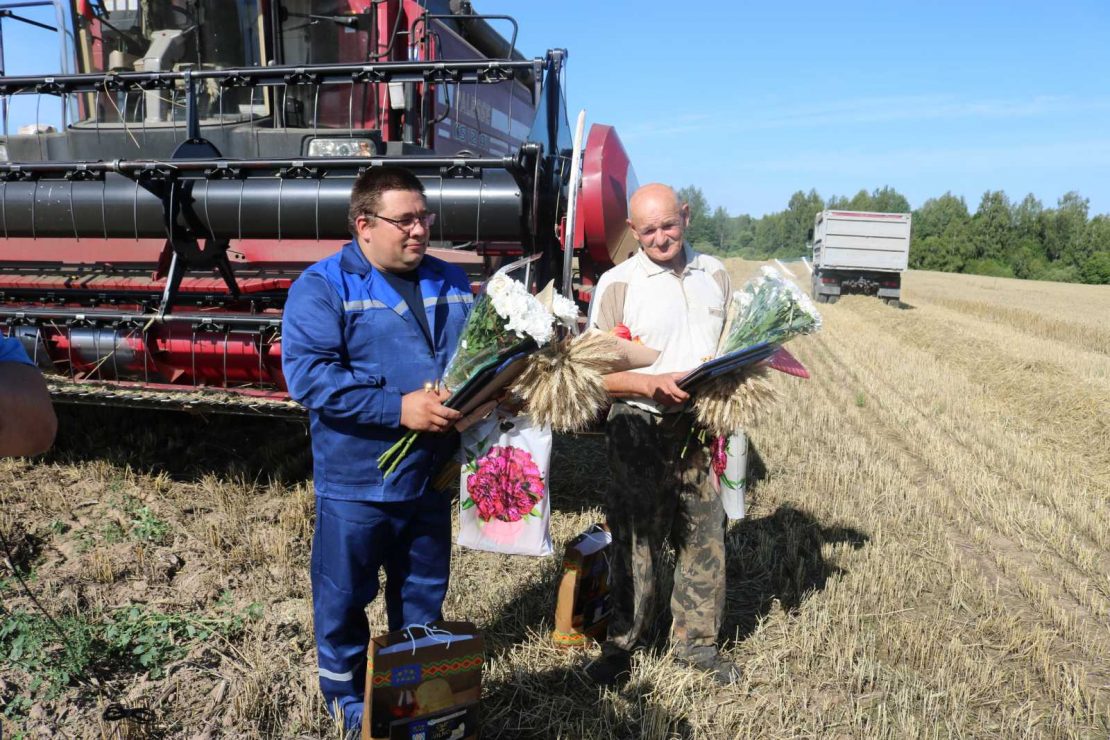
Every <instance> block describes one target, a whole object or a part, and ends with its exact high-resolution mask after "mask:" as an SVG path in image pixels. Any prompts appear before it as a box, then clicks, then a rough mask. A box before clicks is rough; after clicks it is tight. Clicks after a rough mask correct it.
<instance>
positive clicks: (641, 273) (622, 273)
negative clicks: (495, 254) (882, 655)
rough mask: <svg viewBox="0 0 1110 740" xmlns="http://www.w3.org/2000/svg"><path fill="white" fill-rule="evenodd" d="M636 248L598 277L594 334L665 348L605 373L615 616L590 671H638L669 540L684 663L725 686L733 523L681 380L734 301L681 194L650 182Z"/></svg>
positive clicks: (636, 213) (594, 674) (710, 343)
mask: <svg viewBox="0 0 1110 740" xmlns="http://www.w3.org/2000/svg"><path fill="white" fill-rule="evenodd" d="M629 216H630V218H629V220H628V225H629V227H630V228H631V229H632V231H633V232H634V233H635V235H636V238H637V240H638V241H639V243H640V250H639V251H638V252H637V253H636V254H635V255H634V256H632V257H630V258H629V259H628V260H626V261H625V262H622V263H621V264H620V265H618V266H616V267H614V268H613V269H611V270H609V271H608V272H606V273H605V274H604V275H602V276H601V279H600V280H599V281H598V285H597V289H596V290H595V291H594V301H593V306H592V308H591V312H590V323H591V325H592V326H594V327H596V328H598V329H601V330H603V331H611V330H612V329H613V328H614V327H616V326H617V325H618V324H623V325H625V326H627V327H628V329H629V330H630V331H631V333H632V334H633V335H634V336H638V337H640V339H641V340H642V341H643V342H644V344H645V345H647V346H648V347H651V348H653V349H657V350H660V355H659V358H658V359H657V360H656V362H655V363H654V364H653V365H652V366H651V367H649V368H646V369H645V370H643V371H635V372H622V373H615V374H613V375H609V376H607V378H606V387H607V389H608V390H609V392H610V394H611V395H613V396H614V397H615V399H616V401H615V402H614V404H613V408H612V411H611V412H610V414H609V419H608V424H607V437H608V448H609V464H610V469H611V483H610V486H609V490H608V495H607V501H606V506H607V518H608V521H609V527H610V529H611V530H612V533H613V545H612V548H613V557H612V558H611V560H610V563H611V569H612V570H611V573H612V613H611V615H610V619H609V639H608V641H607V642H606V643H605V644H604V645H603V646H602V655H601V657H600V658H598V659H597V660H596V661H594V662H593V663H591V664H590V665H589V666H588V667H587V673H588V675H589V676H590V677H591V678H593V680H594V681H596V682H597V683H599V684H603V685H613V684H620V683H623V682H625V681H627V680H628V678H629V677H630V675H631V653H632V652H633V651H634V650H636V649H638V648H640V647H642V646H643V645H644V644H645V642H646V640H647V638H648V633H649V632H650V627H651V624H652V622H653V620H654V616H655V606H656V588H655V585H656V571H657V568H658V567H659V564H660V563H659V558H660V554H661V552H662V546H663V542H664V541H665V540H669V541H670V543H671V545H672V546H673V547H674V549H675V552H676V558H677V562H676V566H675V573H674V589H673V592H672V595H671V611H672V614H673V617H674V622H673V626H672V641H673V646H674V652H675V656H676V658H677V660H679V661H680V662H682V663H684V664H687V665H690V666H692V667H694V668H697V669H700V670H702V671H706V672H708V673H709V674H711V675H712V676H713V677H714V678H715V679H716V680H718V681H720V682H722V683H729V682H731V681H733V680H735V678H736V677H737V675H738V671H737V669H736V667H735V666H734V665H733V664H732V663H731V662H729V661H728V660H726V659H725V658H723V657H722V656H721V655H720V654H719V653H718V651H717V647H716V640H717V633H718V631H719V630H720V627H721V617H722V613H723V611H724V602H725V547H724V524H725V515H724V510H723V508H722V506H721V501H720V498H719V496H718V495H717V494H716V493H715V492H714V491H713V489H712V487H711V486H710V484H709V478H708V473H709V459H708V453H707V450H706V447H705V445H704V444H702V443H701V442H700V441H699V439H698V437H697V436H696V431H695V430H694V428H693V421H694V419H693V414H692V413H691V412H690V410H689V407H688V405H687V403H686V402H687V401H688V400H689V396H688V395H687V394H686V393H685V392H684V391H683V390H682V389H681V388H679V387H678V385H677V383H676V381H677V380H678V378H680V377H681V376H682V375H683V374H685V373H686V372H688V371H689V370H692V369H693V368H694V367H696V366H697V365H698V364H700V363H701V362H702V361H703V360H705V359H706V358H708V357H712V356H713V354H714V353H715V351H716V347H717V341H718V339H719V338H720V334H721V331H722V328H723V325H724V316H725V308H726V306H727V303H728V300H729V297H730V295H731V288H730V284H729V278H728V273H727V272H726V271H725V268H724V265H722V264H721V262H720V261H719V260H716V259H714V258H712V257H707V256H706V255H703V254H698V253H697V252H695V251H694V250H693V249H691V248H690V245H689V244H687V243H686V242H685V240H684V238H683V237H684V234H685V231H686V227H687V225H688V224H689V221H690V208H689V206H688V205H687V204H685V203H681V202H680V201H679V199H678V197H677V195H676V194H675V192H674V190H672V189H671V188H670V187H668V186H666V185H662V184H658V183H656V184H651V185H645V186H644V187H642V188H640V189H639V190H637V191H636V193H635V194H634V195H633V196H632V200H631V201H630V203H629Z"/></svg>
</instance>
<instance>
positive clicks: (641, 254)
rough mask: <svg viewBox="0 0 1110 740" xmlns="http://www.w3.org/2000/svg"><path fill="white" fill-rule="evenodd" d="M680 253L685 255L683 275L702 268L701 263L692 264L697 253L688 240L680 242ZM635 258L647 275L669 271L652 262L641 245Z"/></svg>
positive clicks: (652, 275) (651, 275)
mask: <svg viewBox="0 0 1110 740" xmlns="http://www.w3.org/2000/svg"><path fill="white" fill-rule="evenodd" d="M682 253H683V254H684V255H685V256H686V267H684V268H683V269H682V274H683V275H687V274H689V272H690V271H691V270H700V269H702V268H701V265H695V264H694V260H695V259H696V258H697V256H698V253H697V252H695V251H694V249H693V247H691V246H690V242H687V241H684V242H682ZM636 259H637V260H639V261H640V267H641V269H643V271H644V272H645V273H647V276H648V277H654V276H656V275H662V274H664V273H668V272H671V271H670V270H669V269H667V268H666V267H664V266H663V265H660V264H658V263H656V262H652V260H651V258H650V257H648V256H647V252H645V251H644V248H643V247H640V251H638V252H637V253H636Z"/></svg>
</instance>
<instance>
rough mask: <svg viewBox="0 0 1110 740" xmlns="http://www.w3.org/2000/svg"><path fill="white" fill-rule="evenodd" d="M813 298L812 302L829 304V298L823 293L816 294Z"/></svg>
mask: <svg viewBox="0 0 1110 740" xmlns="http://www.w3.org/2000/svg"><path fill="white" fill-rule="evenodd" d="M813 298H814V300H816V301H817V302H818V303H828V302H829V296H828V295H826V294H825V293H818V294H817V295H815V296H814V297H813Z"/></svg>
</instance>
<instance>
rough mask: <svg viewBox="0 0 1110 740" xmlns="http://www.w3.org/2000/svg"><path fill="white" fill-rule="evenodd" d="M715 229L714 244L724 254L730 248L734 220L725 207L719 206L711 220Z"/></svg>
mask: <svg viewBox="0 0 1110 740" xmlns="http://www.w3.org/2000/svg"><path fill="white" fill-rule="evenodd" d="M709 222H710V224H711V225H712V227H713V244H714V246H716V247H717V250H718V251H720V252H721V253H722V254H725V253H727V252H728V251H729V249H728V246H729V242H730V240H731V239H730V238H731V236H732V219H731V218H729V215H728V211H726V210H725V209H724V206H717V208H716V209H714V211H713V215H712V216H711V217H710V219H709Z"/></svg>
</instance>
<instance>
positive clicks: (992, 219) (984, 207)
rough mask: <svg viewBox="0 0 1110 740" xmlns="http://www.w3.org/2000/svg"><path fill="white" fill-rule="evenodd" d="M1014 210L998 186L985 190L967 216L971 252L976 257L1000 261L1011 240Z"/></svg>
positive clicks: (1004, 257)
mask: <svg viewBox="0 0 1110 740" xmlns="http://www.w3.org/2000/svg"><path fill="white" fill-rule="evenodd" d="M1013 218H1014V214H1013V211H1012V209H1011V208H1010V199H1009V198H1007V197H1006V193H1004V192H1002V191H1001V190H988V191H987V192H985V193H983V199H982V200H980V201H979V209H978V210H977V211H975V216H973V217H972V219H971V244H972V248H973V249H972V254H973V255H974V259H976V260H994V261H995V262H998V263H999V264H1001V263H1002V262H1003V261H1004V260H1005V259H1006V257H1007V255H1009V254H1010V252H1011V250H1012V248H1013V244H1014V222H1013Z"/></svg>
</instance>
